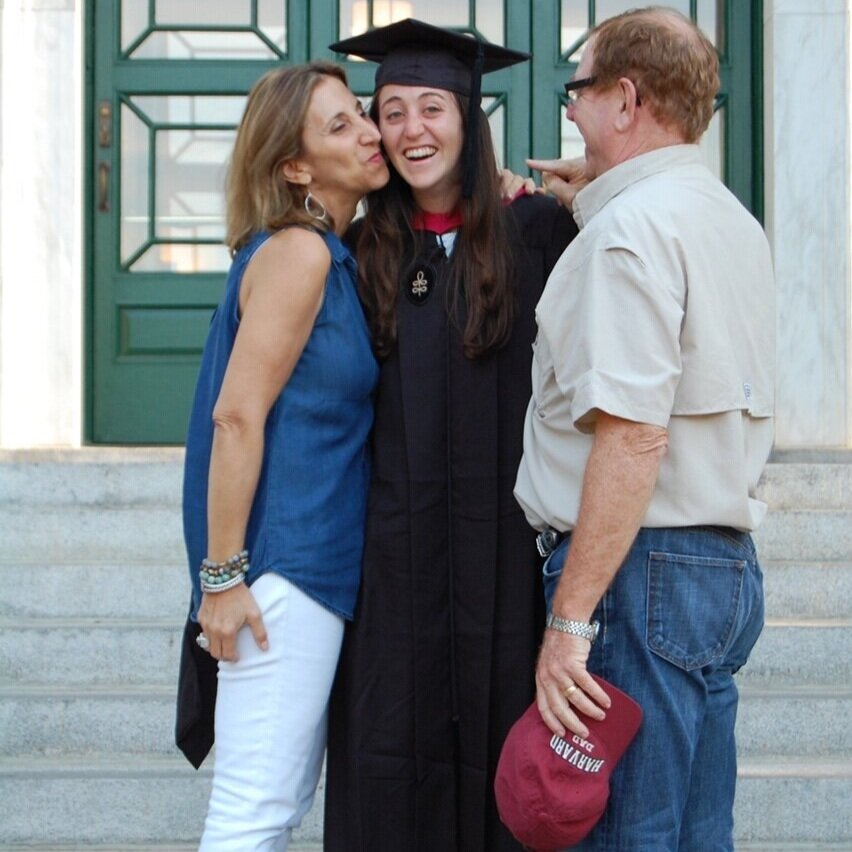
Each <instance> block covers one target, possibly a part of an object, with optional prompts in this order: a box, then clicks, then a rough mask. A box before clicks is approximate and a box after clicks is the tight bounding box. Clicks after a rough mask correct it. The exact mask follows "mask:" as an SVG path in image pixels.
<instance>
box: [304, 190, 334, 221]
mask: <svg viewBox="0 0 852 852" xmlns="http://www.w3.org/2000/svg"><path fill="white" fill-rule="evenodd" d="M317 211H319V212H317ZM305 213H307V214H308V216H310V217H311V218H312V219H318V220H319V221H320V222H325V220H326V219H328V211H327V210H326V209H325V205H324V204H323V203H322V201H320V200H319V199H318V198H317V197H316V196H315V195H314V194H313V193H312V192H311V191H310V190H308V194H307V195H306V196H305Z"/></svg>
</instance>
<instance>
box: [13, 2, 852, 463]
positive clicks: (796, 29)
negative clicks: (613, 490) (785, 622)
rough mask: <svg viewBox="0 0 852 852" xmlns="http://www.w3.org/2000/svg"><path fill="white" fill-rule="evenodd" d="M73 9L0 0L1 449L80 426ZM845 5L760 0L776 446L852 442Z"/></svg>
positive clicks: (80, 156)
mask: <svg viewBox="0 0 852 852" xmlns="http://www.w3.org/2000/svg"><path fill="white" fill-rule="evenodd" d="M83 5H84V4H83V3H82V0H5V2H4V0H0V447H28V446H46V445H66V446H79V444H80V443H81V440H82V429H83V426H82V424H83V393H82V388H83V351H84V349H83V340H82V335H83V311H84V304H83V302H84V298H83V292H84V288H83V280H84V271H83V266H82V247H83V231H82V191H81V190H82V180H83V176H84V167H83V166H84V152H83V151H82V133H83V64H84V63H83V55H84V54H83V42H82V33H83V11H84V10H83V8H82V6H83ZM850 8H852V0H764V36H765V80H764V82H765V91H766V98H765V109H766V113H765V121H766V127H765V168H766V191H767V197H766V226H767V232H768V233H769V237H770V240H771V242H772V245H773V251H774V257H775V266H776V276H777V279H778V361H779V369H778V373H779V380H778V408H777V411H778V419H777V424H778V429H777V444H778V446H779V447H782V448H788V447H793V448H801V447H846V448H852V363H850V360H851V357H850V353H852V317H851V316H850V314H851V313H852V281H850V274H852V268H850V253H851V252H852V245H850V243H852V213H851V212H850V208H852V198H850V179H851V178H852V168H851V167H850V144H852V128H851V127H850V124H852V105H850V103H852V91H850V89H852V83H850V44H852V40H851V39H850V20H852V14H850Z"/></svg>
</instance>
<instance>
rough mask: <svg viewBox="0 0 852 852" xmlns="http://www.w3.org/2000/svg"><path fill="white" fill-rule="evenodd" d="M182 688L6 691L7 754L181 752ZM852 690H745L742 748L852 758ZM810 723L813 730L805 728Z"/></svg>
mask: <svg viewBox="0 0 852 852" xmlns="http://www.w3.org/2000/svg"><path fill="white" fill-rule="evenodd" d="M174 716H175V688H174V687H173V686H167V685H162V684H142V685H139V686H135V687H133V686H127V685H111V684H108V685H103V686H92V685H84V686H66V687H62V686H53V685H49V686H45V685H22V684H14V685H6V686H0V755H5V756H7V757H13V756H14V757H25V756H27V755H32V756H36V755H40V756H45V757H49V756H54V757H58V756H62V755H78V756H79V755H87V754H89V755H91V754H98V753H102V754H111V753H128V754H129V753H136V754H159V755H172V756H174V755H175V754H177V751H176V749H175V745H174V738H173V731H174ZM850 718H852V687H850V686H842V687H827V686H826V687H800V688H798V689H792V688H790V689H778V688H774V689H749V688H747V687H745V688H743V689H742V690H741V700H740V707H739V715H738V719H737V748H738V752H739V754H740V755H741V756H742V757H758V756H761V755H767V754H786V755H790V756H795V755H797V754H804V753H807V754H812V755H825V756H827V755H835V756H841V755H846V756H849V757H852V725H849V723H848V720H849V719H850ZM802 719H807V720H808V722H807V731H806V732H803V730H802V723H801V720H802Z"/></svg>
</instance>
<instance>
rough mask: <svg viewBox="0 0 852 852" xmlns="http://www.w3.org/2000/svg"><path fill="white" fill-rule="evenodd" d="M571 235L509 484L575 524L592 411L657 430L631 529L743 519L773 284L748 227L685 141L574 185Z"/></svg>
mask: <svg viewBox="0 0 852 852" xmlns="http://www.w3.org/2000/svg"><path fill="white" fill-rule="evenodd" d="M574 211H575V213H574V217H575V219H576V220H577V224H578V225H579V226H580V228H581V231H580V234H579V236H578V237H577V238H576V239H575V240H574V241H573V242H572V243H571V245H570V246H569V247H568V248H567V249H566V251H565V253H564V254H563V255H562V257H561V258H560V259H559V261H558V262H557V264H556V266H555V267H554V269H553V272H552V273H551V275H550V278H549V279H548V282H547V287H546V289H545V292H544V295H543V296H542V298H541V300H540V302H539V304H538V307H537V309H536V320H537V322H538V336H537V339H536V342H535V344H534V347H533V348H534V359H533V368H532V382H533V397H532V400H531V401H530V405H529V409H528V411H527V417H526V424H525V432H524V456H523V459H522V461H521V466H520V469H519V471H518V479H517V482H516V485H515V496H516V498H517V499H518V502H519V503H520V504H521V506H522V507H523V509H524V511H525V513H526V516H527V519H528V521H529V522H530V524H532V525H533V526H534V527H536V528H537V529H542V528H544V527H546V526H551V527H554V528H556V529H559V530H570V529H572V528H573V527H574V526H575V524H576V523H577V517H578V514H579V507H580V494H581V489H582V481H583V473H584V470H585V466H586V461H587V459H588V455H589V451H590V449H591V446H592V441H593V433H594V428H595V420H596V417H597V415H598V413H599V412H601V411H603V412H606V413H607V414H610V415H613V416H616V417H621V418H624V419H627V420H633V421H636V422H639V423H649V424H654V425H657V426H663V427H666V428H667V429H668V438H669V446H668V451H667V453H666V455H665V457H664V458H663V461H662V463H661V467H660V472H659V477H658V480H657V484H656V488H655V490H654V494H653V497H652V500H651V504H650V506H649V508H648V512H647V515H646V517H645V520H644V524H643V525H644V526H650V527H678V526H690V525H699V524H716V525H721V526H731V527H736V528H738V529H743V530H751V529H754V528H755V527H757V525H758V524H759V523H760V521H761V519H762V518H763V516H764V514H765V511H766V506H765V505H764V504H763V503H761V502H760V501H759V500H757V499H755V498H754V491H755V487H756V485H757V481H758V479H759V477H760V474H761V471H762V470H763V466H764V464H765V463H766V459H767V457H768V455H769V451H770V449H771V446H772V437H773V427H772V414H773V387H774V356H775V339H774V332H775V309H774V285H773V278H772V266H771V259H770V254H769V246H768V244H767V241H766V238H765V236H764V234H763V231H762V229H761V228H760V225H759V224H758V223H757V222H756V221H755V220H754V218H753V217H752V216H751V215H750V214H749V213H748V212H747V211H746V210H745V209H744V208H743V206H742V205H741V204H740V203H739V201H737V199H736V198H735V197H734V196H733V195H732V194H731V193H730V192H729V191H728V190H727V189H726V188H725V187H724V185H723V184H721V183H720V182H719V181H718V180H717V179H716V178H715V177H714V176H713V175H712V174H711V173H710V172H709V171H708V170H707V169H706V168H705V167H704V166H703V165H702V162H701V156H700V153H699V151H698V149H697V147H696V146H694V145H677V146H672V147H666V148H661V149H659V150H656V151H653V152H651V153H648V154H643V155H641V156H639V157H636V158H634V159H631V160H628V161H626V162H624V163H621V164H620V165H618V166H616V167H615V168H613V169H611V170H609V171H607V172H606V173H604V174H603V175H601V176H600V177H599V178H597V179H596V180H594V181H593V182H592V183H590V184H589V185H588V186H587V187H586V188H585V189H583V190H582V191H581V192H580V193H578V195H577V197H576V199H575V203H574Z"/></svg>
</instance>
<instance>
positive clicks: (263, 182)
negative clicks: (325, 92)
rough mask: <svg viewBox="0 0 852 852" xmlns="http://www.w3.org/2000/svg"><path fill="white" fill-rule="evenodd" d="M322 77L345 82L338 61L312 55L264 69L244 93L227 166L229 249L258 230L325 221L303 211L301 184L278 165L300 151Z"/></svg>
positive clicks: (323, 224)
mask: <svg viewBox="0 0 852 852" xmlns="http://www.w3.org/2000/svg"><path fill="white" fill-rule="evenodd" d="M326 77H334V78H336V79H338V80H340V81H341V82H342V83H344V85H346V82H347V81H346V74H345V72H344V71H343V69H342V68H341V67H340V66H339V65H334V64H332V63H331V62H320V61H316V62H308V63H306V64H304V65H291V66H289V67H287V68H276V69H275V70H273V71H269V72H268V73H267V74H264V76H263V77H261V78H260V80H258V81H257V83H255V85H254V87H253V88H252V90H251V92H250V93H249V97H248V101H247V103H246V110H245V113H244V114H243V117H242V120H241V121H240V126H239V128H238V129H237V138H236V142H235V143H234V151H233V154H232V155H231V163H230V167H229V169H228V180H227V211H228V212H227V220H228V226H227V232H226V234H225V243H226V245H227V246H228V248H229V249H230V250H231V254H232V255H233V254H235V253H236V252H237V251H238V250H239V249H240V248H241V247H242V246H243V245H245V243H246V242H247V241H248V239H249V237H250V236H251V235H252V234H255V233H257V232H258V231H264V230H266V231H275V230H278V229H280V228H283V227H284V226H285V225H297V224H301V225H310V226H311V227H313V228H323V229H327V228H328V227H329V224H330V223H327V222H322V221H319V220H317V219H315V218H313V217H312V216H310V215H309V214H308V213H307V211H306V210H305V207H304V204H305V196H306V194H307V191H306V188H305V187H302V186H298V185H296V184H292V183H289V182H288V181H287V180H285V178H284V173H283V169H282V166H283V164H284V163H285V162H286V161H287V160H292V159H294V158H296V157H298V156H299V155H300V154H301V153H302V131H303V130H304V127H305V120H306V116H307V112H308V105H309V104H310V101H311V96H312V95H313V92H314V89H315V88H316V86H317V84H318V83H319V82H320V81H322V80H323V79H325V78H326Z"/></svg>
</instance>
